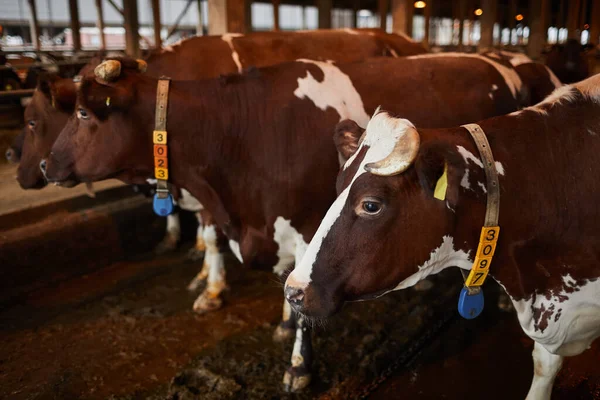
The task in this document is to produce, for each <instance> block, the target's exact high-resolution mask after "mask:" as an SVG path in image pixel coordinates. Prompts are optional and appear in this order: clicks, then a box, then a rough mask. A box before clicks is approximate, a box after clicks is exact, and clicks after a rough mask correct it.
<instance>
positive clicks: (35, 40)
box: [29, 0, 40, 51]
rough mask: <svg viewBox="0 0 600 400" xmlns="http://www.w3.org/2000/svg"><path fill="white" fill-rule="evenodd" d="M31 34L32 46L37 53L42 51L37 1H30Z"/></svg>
mask: <svg viewBox="0 0 600 400" xmlns="http://www.w3.org/2000/svg"><path fill="white" fill-rule="evenodd" d="M29 10H30V11H31V12H30V14H29V32H30V34H31V44H33V48H34V49H35V51H39V50H40V26H39V24H38V19H37V9H36V8H35V0H29Z"/></svg>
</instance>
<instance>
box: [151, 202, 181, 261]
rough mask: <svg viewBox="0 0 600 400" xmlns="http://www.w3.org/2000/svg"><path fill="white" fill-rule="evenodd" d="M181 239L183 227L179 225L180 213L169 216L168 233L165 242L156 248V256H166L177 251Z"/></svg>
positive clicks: (162, 241) (161, 242)
mask: <svg viewBox="0 0 600 400" xmlns="http://www.w3.org/2000/svg"><path fill="white" fill-rule="evenodd" d="M180 239H181V225H180V223H179V213H178V212H175V211H174V212H173V213H172V214H171V215H169V216H167V232H166V234H165V237H164V238H163V240H161V241H160V243H159V244H158V245H157V246H156V247H155V248H154V253H155V254H164V253H168V252H170V251H173V250H175V249H177V244H179V240H180Z"/></svg>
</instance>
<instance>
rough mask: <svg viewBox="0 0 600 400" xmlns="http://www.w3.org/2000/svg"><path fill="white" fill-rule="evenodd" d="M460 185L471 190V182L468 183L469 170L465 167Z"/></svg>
mask: <svg viewBox="0 0 600 400" xmlns="http://www.w3.org/2000/svg"><path fill="white" fill-rule="evenodd" d="M460 186H461V187H464V188H465V189H467V190H471V184H470V183H469V170H468V169H465V174H464V175H463V177H462V179H461V180H460Z"/></svg>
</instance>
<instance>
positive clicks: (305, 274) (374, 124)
mask: <svg viewBox="0 0 600 400" xmlns="http://www.w3.org/2000/svg"><path fill="white" fill-rule="evenodd" d="M410 128H414V125H413V124H412V123H411V122H410V121H408V120H406V119H402V118H393V117H390V116H389V115H388V114H387V113H385V112H379V109H378V110H377V111H375V115H374V116H373V118H371V120H370V121H369V123H368V124H367V129H366V131H365V138H364V140H363V141H362V143H361V145H360V146H359V148H358V149H357V151H356V152H355V153H354V154H353V155H352V157H350V158H349V159H348V161H347V162H346V165H345V166H344V168H346V167H348V166H349V165H350V164H352V162H353V161H354V160H355V159H356V155H357V154H358V153H360V150H361V149H362V148H363V147H368V151H367V152H366V154H365V157H364V158H363V160H362V161H361V163H360V165H359V167H358V169H357V171H356V174H355V175H354V177H353V178H352V181H351V182H350V184H349V185H348V186H347V187H346V188H345V189H344V190H343V191H342V193H340V195H339V196H338V197H337V199H336V200H335V201H334V202H333V204H332V205H331V207H330V208H329V210H328V211H327V214H325V218H323V221H321V225H319V229H317V232H316V233H315V235H314V236H313V239H312V240H311V242H310V244H309V245H308V248H307V249H306V253H305V254H304V257H303V258H302V260H301V261H300V262H299V263H297V264H296V268H295V269H294V271H292V273H291V274H290V277H289V278H288V279H289V280H293V281H294V283H295V287H298V288H301V289H304V288H305V287H306V286H308V284H309V283H310V282H311V274H312V269H313V265H314V263H315V261H316V259H317V254H318V253H319V250H320V249H321V245H322V243H323V240H324V239H325V237H326V236H327V234H328V233H329V230H330V229H331V227H332V226H333V224H334V223H335V221H337V219H338V218H339V217H340V215H341V213H342V209H343V208H344V205H345V204H346V200H347V198H348V194H349V193H350V189H351V188H352V185H353V184H354V182H355V181H356V179H357V178H358V177H359V176H361V175H362V174H364V173H366V172H367V171H366V170H365V168H364V167H365V165H366V164H368V163H371V162H377V161H380V160H383V159H384V158H386V157H387V156H389V155H390V153H391V152H392V151H393V150H394V147H395V145H396V142H397V141H398V139H399V138H400V137H401V136H402V135H404V134H405V132H406V131H407V130H408V129H410Z"/></svg>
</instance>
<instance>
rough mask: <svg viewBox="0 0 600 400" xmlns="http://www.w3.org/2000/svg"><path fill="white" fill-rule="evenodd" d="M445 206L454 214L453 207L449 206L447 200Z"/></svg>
mask: <svg viewBox="0 0 600 400" xmlns="http://www.w3.org/2000/svg"><path fill="white" fill-rule="evenodd" d="M446 207H447V208H448V210H450V211H452V212H453V213H455V214H456V210H454V208H452V207H451V206H450V202H448V201H447V202H446Z"/></svg>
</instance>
